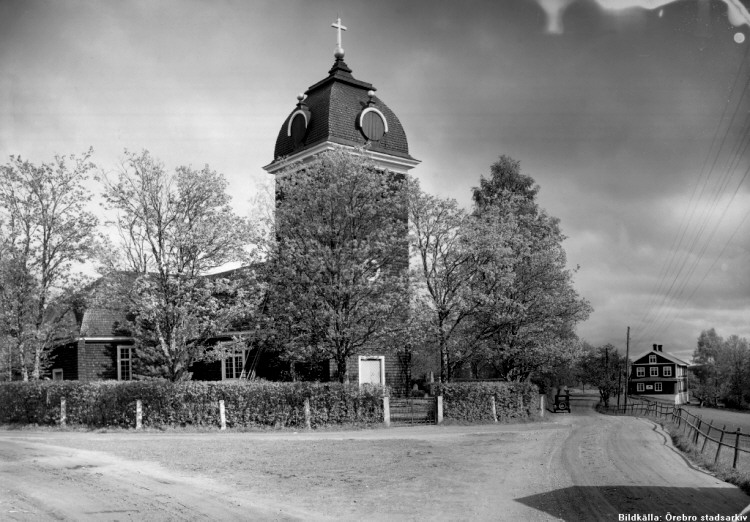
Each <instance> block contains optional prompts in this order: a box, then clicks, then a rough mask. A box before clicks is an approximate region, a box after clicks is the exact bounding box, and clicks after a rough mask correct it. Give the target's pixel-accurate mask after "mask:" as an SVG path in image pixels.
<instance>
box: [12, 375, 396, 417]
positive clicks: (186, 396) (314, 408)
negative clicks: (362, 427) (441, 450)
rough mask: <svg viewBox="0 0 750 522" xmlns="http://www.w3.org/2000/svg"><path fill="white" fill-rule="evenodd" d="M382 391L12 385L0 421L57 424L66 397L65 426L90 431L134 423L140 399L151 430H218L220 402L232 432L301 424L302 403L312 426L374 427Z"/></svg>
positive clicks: (300, 386)
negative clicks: (239, 428)
mask: <svg viewBox="0 0 750 522" xmlns="http://www.w3.org/2000/svg"><path fill="white" fill-rule="evenodd" d="M385 392H386V389H384V388H381V387H364V388H362V389H360V387H359V386H357V385H356V384H352V385H349V384H339V383H313V382H266V381H237V382H205V381H187V382H177V383H172V382H168V381H160V380H147V381H129V382H118V381H97V382H78V381H64V382H50V381H39V382H11V383H2V384H0V423H4V424H7V423H20V424H58V423H59V422H60V399H61V398H63V397H65V401H66V408H65V409H66V417H67V419H66V420H67V423H68V424H71V425H74V424H79V425H85V426H91V427H103V426H123V427H133V426H135V410H136V401H137V400H139V399H140V400H141V403H142V406H143V425H144V426H149V427H155V428H160V427H166V426H218V425H219V401H220V400H223V401H224V406H225V412H226V421H227V426H230V427H263V426H272V427H304V425H305V415H304V403H305V399H309V402H310V423H311V425H312V427H323V426H330V425H335V424H345V423H357V424H374V423H379V422H382V420H383V403H382V397H383V395H384V393H385Z"/></svg>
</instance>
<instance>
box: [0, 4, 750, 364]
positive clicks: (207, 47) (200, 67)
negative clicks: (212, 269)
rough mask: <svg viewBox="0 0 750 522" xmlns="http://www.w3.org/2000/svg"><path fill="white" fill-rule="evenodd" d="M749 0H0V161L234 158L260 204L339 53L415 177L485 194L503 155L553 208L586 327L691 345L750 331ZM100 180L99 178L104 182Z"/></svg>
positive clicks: (461, 192)
mask: <svg viewBox="0 0 750 522" xmlns="http://www.w3.org/2000/svg"><path fill="white" fill-rule="evenodd" d="M741 1H743V2H745V4H744V5H743V4H742V3H741ZM747 5H748V2H747V0H715V1H708V0H676V1H672V2H668V1H664V0H503V1H502V2H497V1H492V0H488V1H472V2H457V1H445V0H412V1H404V0H381V1H378V2H372V1H368V2H365V1H351V0H350V1H346V2H344V1H334V0H306V1H302V0H299V1H291V0H289V1H278V0H272V1H261V0H250V1H207V0H206V1H198V0H195V1H176V0H175V1H130V0H119V1H109V0H101V1H70V0H56V1H51V0H50V1H38V0H24V1H20V0H0V162H2V163H6V162H7V161H8V159H9V156H10V155H20V156H22V157H23V158H25V159H28V160H30V161H32V162H36V163H41V162H48V161H51V160H52V158H53V157H54V155H56V154H61V155H68V154H82V153H83V152H85V151H86V150H88V148H89V147H93V149H94V155H93V160H94V161H95V163H96V164H97V165H98V166H99V167H100V168H101V169H102V170H103V171H105V172H114V171H116V169H117V168H118V165H119V162H120V161H121V160H122V158H123V157H124V155H123V152H124V150H126V149H127V150H130V151H140V150H142V149H148V150H149V151H150V152H151V153H152V155H153V156H155V157H156V158H159V159H160V160H161V161H163V162H164V164H165V165H166V166H167V167H168V168H170V169H171V168H174V167H177V166H179V165H192V166H194V167H203V165H205V164H208V165H210V167H211V168H213V169H215V170H217V171H219V172H221V173H223V174H224V175H225V176H226V178H227V179H228V181H229V184H230V192H231V194H232V196H233V198H234V205H235V208H236V209H237V210H238V212H240V213H242V214H247V215H250V214H252V213H253V209H254V208H257V197H258V195H259V194H263V193H264V188H263V187H264V186H266V187H267V186H269V184H270V183H272V179H271V176H270V175H268V174H266V173H265V171H264V170H263V168H262V167H263V166H264V165H267V164H268V163H270V162H271V161H272V160H273V159H274V158H273V150H274V144H275V140H276V136H277V134H278V131H279V129H280V127H281V125H282V123H283V122H284V119H285V118H286V117H287V115H288V114H289V113H290V112H291V111H292V110H293V109H294V106H295V104H296V101H297V100H296V96H297V94H298V93H300V92H304V91H305V90H306V89H307V88H308V87H309V86H311V85H313V84H314V83H316V82H317V81H319V80H321V79H323V78H324V77H325V76H326V75H327V72H328V70H329V68H330V67H331V65H332V64H333V60H334V58H333V52H334V49H335V47H336V31H335V30H334V29H333V28H332V27H331V23H332V22H334V21H335V20H336V18H337V17H338V16H340V17H341V20H342V23H343V24H344V25H345V26H346V27H347V31H346V32H344V33H343V47H344V49H345V51H346V57H345V60H346V62H347V64H348V65H349V66H350V67H351V68H352V70H353V74H354V77H355V78H357V79H360V80H363V81H367V82H370V83H372V84H373V85H374V86H375V87H376V88H377V92H378V97H379V98H380V99H381V100H383V101H384V102H385V103H386V104H387V105H388V106H389V107H390V108H391V109H392V110H393V111H394V112H395V113H396V115H397V116H398V117H399V119H400V121H401V123H402V125H403V126H404V128H405V130H406V134H407V137H408V140H409V149H410V153H411V155H412V156H414V157H415V158H417V159H419V160H420V161H421V164H420V165H419V166H417V167H416V168H415V169H413V170H412V173H413V174H414V175H415V176H416V177H417V178H418V179H420V181H421V184H422V188H423V189H424V190H426V191H427V192H430V193H433V194H436V195H439V196H442V197H452V198H455V199H457V200H458V201H459V202H460V203H461V204H462V205H465V206H466V207H469V205H470V203H471V188H472V187H474V186H477V185H478V184H479V179H480V176H482V175H485V176H487V175H489V170H490V165H491V164H492V163H493V162H495V161H496V160H497V159H498V157H499V156H500V155H501V154H507V155H509V156H511V157H513V158H514V159H517V160H520V162H521V168H522V171H523V172H524V173H525V174H527V175H530V176H532V177H533V178H534V179H535V180H536V182H537V183H538V184H539V186H540V187H541V190H540V193H539V197H538V199H539V203H540V205H541V206H542V207H543V208H544V209H546V211H547V212H548V213H549V214H551V215H553V216H556V217H558V218H559V219H560V222H561V228H562V230H563V233H564V234H565V235H566V237H567V239H566V240H565V242H564V244H563V245H564V247H565V249H566V252H567V255H568V264H569V267H570V268H571V269H576V267H578V268H577V271H576V273H575V276H574V285H575V288H576V289H577V291H578V292H579V293H580V294H581V295H582V296H583V297H585V298H586V299H588V300H589V301H590V302H591V304H592V306H593V308H594V312H593V313H592V314H591V317H590V318H589V319H588V321H586V322H585V323H583V324H581V325H580V326H579V328H578V333H579V336H580V337H581V338H583V339H585V340H586V341H587V342H589V343H591V344H593V345H597V346H598V345H602V344H605V343H612V344H614V345H615V346H616V347H618V348H620V349H621V350H624V349H625V345H626V330H627V327H628V326H629V327H630V332H631V333H630V350H631V354H633V353H639V352H642V351H644V350H646V349H648V348H649V347H650V346H651V344H654V343H658V344H662V345H664V350H665V351H669V352H671V353H673V354H675V355H676V356H678V357H681V358H683V359H685V360H690V358H691V355H692V352H693V351H694V349H695V346H696V340H697V338H698V336H699V334H700V332H701V331H702V330H704V329H708V328H716V330H717V332H718V333H719V334H720V335H722V336H725V337H726V336H729V335H732V334H736V335H739V336H742V337H750V217H749V211H750V180H748V179H747V178H748V177H749V176H748V171H749V169H750V149H749V147H750V87H749V83H750V53H748V46H749V45H750V26H749V25H748V24H749V23H750V15H748V14H747V10H746V7H747ZM92 188H93V189H96V188H95V187H94V186H92Z"/></svg>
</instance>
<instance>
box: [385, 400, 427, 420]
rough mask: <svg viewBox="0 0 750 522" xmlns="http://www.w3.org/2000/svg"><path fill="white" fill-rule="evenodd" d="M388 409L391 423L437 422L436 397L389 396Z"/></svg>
mask: <svg viewBox="0 0 750 522" xmlns="http://www.w3.org/2000/svg"><path fill="white" fill-rule="evenodd" d="M390 409H391V423H393V424H401V425H414V424H437V399H436V398H435V397H425V398H408V399H397V398H393V397H391V399H390Z"/></svg>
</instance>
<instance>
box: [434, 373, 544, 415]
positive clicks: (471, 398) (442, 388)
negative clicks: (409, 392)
mask: <svg viewBox="0 0 750 522" xmlns="http://www.w3.org/2000/svg"><path fill="white" fill-rule="evenodd" d="M436 391H437V393H438V394H442V396H443V412H444V413H443V416H444V418H446V419H454V420H459V421H465V422H493V421H494V420H495V419H494V418H493V417H492V407H491V402H490V397H493V396H494V397H495V410H496V412H497V418H498V420H499V421H501V422H502V421H508V420H520V419H528V418H530V417H533V416H535V415H537V414H538V412H539V389H538V388H537V386H536V385H535V384H532V383H529V382H457V383H444V384H438V385H437V386H436Z"/></svg>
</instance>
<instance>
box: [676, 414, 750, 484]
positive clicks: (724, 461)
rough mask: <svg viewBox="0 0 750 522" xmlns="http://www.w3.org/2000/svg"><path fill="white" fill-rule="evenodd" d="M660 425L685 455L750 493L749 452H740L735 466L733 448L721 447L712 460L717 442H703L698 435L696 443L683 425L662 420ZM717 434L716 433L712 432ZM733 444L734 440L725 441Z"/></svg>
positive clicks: (719, 477) (718, 476) (720, 477)
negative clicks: (733, 463)
mask: <svg viewBox="0 0 750 522" xmlns="http://www.w3.org/2000/svg"><path fill="white" fill-rule="evenodd" d="M662 426H663V427H664V429H665V430H666V431H667V433H669V435H670V436H671V437H672V442H673V443H674V445H675V446H676V447H677V448H678V449H679V450H681V451H682V452H683V453H685V454H686V455H687V457H688V458H689V459H690V460H691V461H692V462H694V463H695V464H698V465H699V466H701V467H702V468H705V469H707V470H709V471H710V472H711V473H713V474H714V475H715V476H716V478H718V479H720V480H723V481H724V482H728V483H730V484H734V485H735V486H737V487H739V488H740V489H741V490H742V491H744V492H745V493H747V494H748V495H750V454H749V453H743V452H740V453H739V455H738V459H737V468H736V469H735V468H733V467H732V460H733V458H734V448H731V447H726V446H724V447H722V449H721V452H720V455H719V458H718V460H716V462H714V459H715V456H716V449H717V446H718V444H717V443H715V442H713V441H711V440H709V441H708V442H707V443H705V444H704V443H703V437H699V440H698V444H697V445H696V444H694V443H693V441H692V440H691V439H692V437H688V435H687V432H686V430H685V429H684V428H683V427H678V426H677V425H676V424H675V423H673V422H664V421H662ZM712 436H717V434H715V433H714V434H712ZM727 442H729V443H730V444H733V443H734V441H727Z"/></svg>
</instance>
